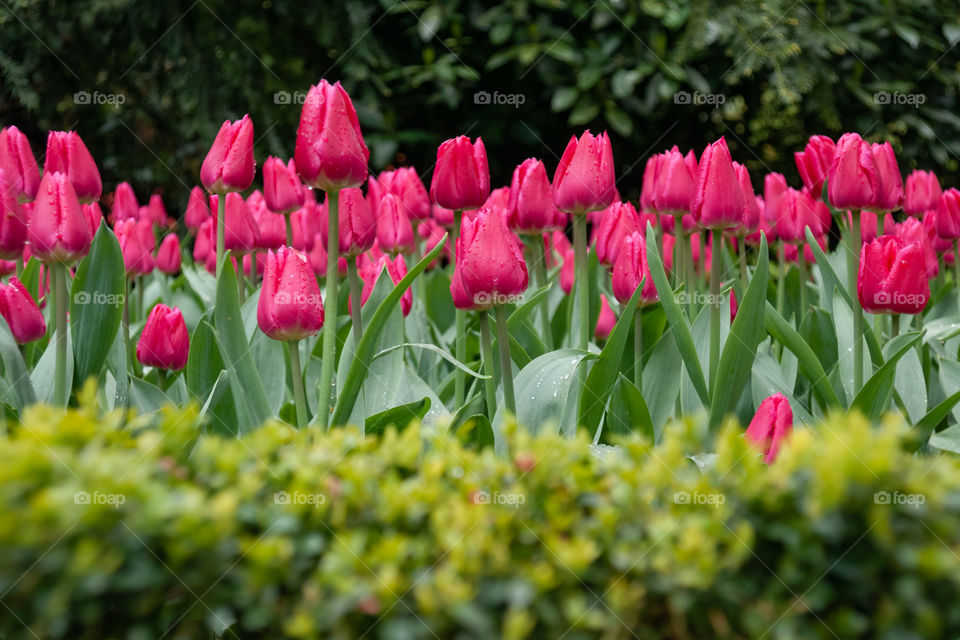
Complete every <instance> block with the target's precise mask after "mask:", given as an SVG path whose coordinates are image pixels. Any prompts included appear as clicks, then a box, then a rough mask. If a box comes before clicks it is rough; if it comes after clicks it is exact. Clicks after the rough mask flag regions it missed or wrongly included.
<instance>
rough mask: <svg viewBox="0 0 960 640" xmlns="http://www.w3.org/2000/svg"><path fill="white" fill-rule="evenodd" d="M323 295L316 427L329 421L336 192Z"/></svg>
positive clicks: (330, 203)
mask: <svg viewBox="0 0 960 640" xmlns="http://www.w3.org/2000/svg"><path fill="white" fill-rule="evenodd" d="M327 202H328V206H329V210H328V215H327V295H326V299H325V300H324V301H323V302H324V307H325V308H324V318H325V320H324V323H323V356H322V358H323V360H322V364H321V368H320V398H319V400H320V403H319V406H318V409H317V411H318V412H319V415H318V416H317V418H318V421H319V424H320V427H321V428H322V429H326V428H327V426H328V425H329V423H330V395H331V393H332V389H331V387H332V386H333V366H334V361H335V360H336V358H337V258H338V257H339V252H340V230H339V224H338V223H339V222H340V211H339V203H340V191H338V190H334V191H330V192H328V193H327Z"/></svg>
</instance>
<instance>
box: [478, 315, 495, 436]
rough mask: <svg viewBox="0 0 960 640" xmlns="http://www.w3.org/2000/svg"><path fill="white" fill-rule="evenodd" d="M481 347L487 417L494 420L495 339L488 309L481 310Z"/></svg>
mask: <svg viewBox="0 0 960 640" xmlns="http://www.w3.org/2000/svg"><path fill="white" fill-rule="evenodd" d="M479 314H480V347H481V348H482V349H483V373H484V375H486V376H487V379H486V380H484V381H483V383H484V385H483V386H484V389H485V391H486V395H487V417H488V418H489V419H490V422H491V423H492V422H493V416H494V414H496V413H497V382H496V380H495V379H494V377H493V341H492V340H491V338H490V320H489V318H487V312H486V311H480V312H479Z"/></svg>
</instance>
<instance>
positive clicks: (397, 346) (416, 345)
mask: <svg viewBox="0 0 960 640" xmlns="http://www.w3.org/2000/svg"><path fill="white" fill-rule="evenodd" d="M508 324H509V323H508ZM405 347H411V348H416V349H426V350H428V351H433V352H434V353H436V354H438V355H439V356H440V357H441V358H443V359H444V360H446V361H447V362H449V363H450V364H452V365H453V366H455V367H456V368H457V369H460V370H461V371H463V372H464V373H466V374H467V375H468V376H473V377H474V378H477V379H479V380H486V379H488V378H489V377H490V376H485V375H483V374H480V373H477V372H476V371H474V370H473V369H471V368H470V367H468V366H467V365H465V364H463V363H461V362H460V361H459V360H457V359H456V358H454V357H453V356H452V355H450V354H449V353H447V352H446V351H444V350H443V349H441V348H440V347H438V346H436V345H433V344H423V343H415V342H404V343H402V344H395V345H393V346H392V347H388V348H386V349H384V350H383V351H380V352H379V353H377V354H375V355H374V356H373V359H374V360H376V359H377V358H379V357H380V356H383V355H386V354H388V353H390V352H391V351H396V350H397V349H403V348H405Z"/></svg>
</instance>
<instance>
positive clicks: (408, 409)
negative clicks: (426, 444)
mask: <svg viewBox="0 0 960 640" xmlns="http://www.w3.org/2000/svg"><path fill="white" fill-rule="evenodd" d="M429 410H430V398H423V399H422V400H417V401H415V402H409V403H407V404H402V405H400V406H398V407H392V408H390V409H387V410H386V411H381V412H380V413H375V414H374V415H372V416H370V417H368V418H367V419H366V421H365V422H364V425H363V432H364V433H365V434H367V435H380V434H382V433H383V432H384V431H386V430H387V427H389V426H390V425H393V426H394V427H396V428H397V430H398V431H402V430H403V429H406V428H407V426H409V425H410V423H411V422H413V421H414V420H420V419H421V418H423V416H424V415H426V413H427V411H429Z"/></svg>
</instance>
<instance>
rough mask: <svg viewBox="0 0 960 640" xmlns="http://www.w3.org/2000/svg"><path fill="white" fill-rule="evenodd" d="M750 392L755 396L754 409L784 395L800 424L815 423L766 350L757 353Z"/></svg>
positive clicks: (753, 399)
mask: <svg viewBox="0 0 960 640" xmlns="http://www.w3.org/2000/svg"><path fill="white" fill-rule="evenodd" d="M750 382H751V383H750V391H751V393H752V394H753V398H752V401H753V402H752V409H753V410H754V411H756V408H757V407H759V406H760V403H761V402H763V401H764V400H765V399H767V398H768V397H770V396H772V395H773V394H775V393H782V394H783V395H785V396H786V397H787V400H789V401H790V406H791V407H792V408H793V416H794V418H795V419H796V420H797V421H798V422H802V423H803V424H813V423H814V422H815V421H814V419H813V417H812V416H811V415H810V413H809V412H808V411H807V410H806V409H805V408H804V406H803V404H802V403H800V402H799V401H798V400H797V398H796V397H794V395H793V387H792V386H791V385H790V384H789V383H788V382H787V381H786V380H784V378H783V372H782V370H781V369H780V366H779V365H778V364H777V361H776V360H774V359H773V356H771V355H770V354H769V353H767V352H766V351H764V350H761V351H759V352H757V359H756V361H755V362H754V364H753V370H752V371H751V381H750Z"/></svg>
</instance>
